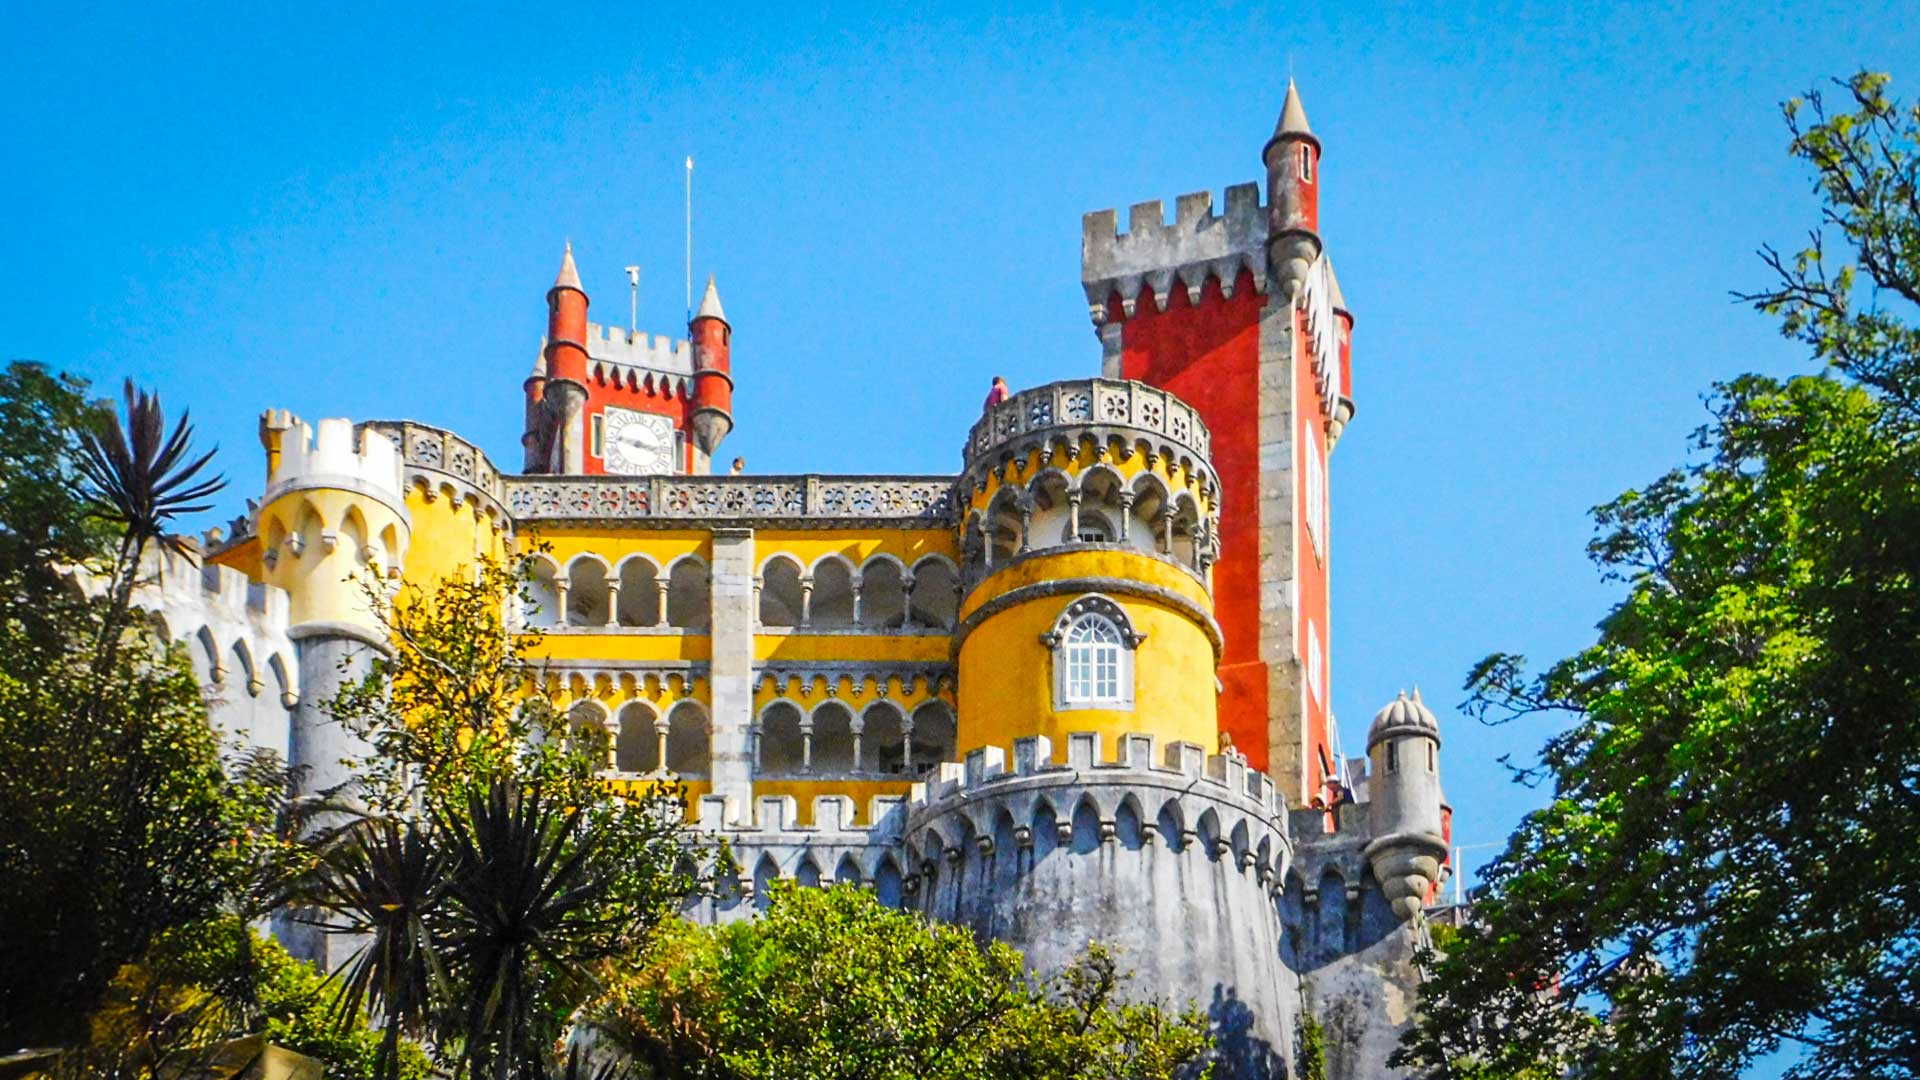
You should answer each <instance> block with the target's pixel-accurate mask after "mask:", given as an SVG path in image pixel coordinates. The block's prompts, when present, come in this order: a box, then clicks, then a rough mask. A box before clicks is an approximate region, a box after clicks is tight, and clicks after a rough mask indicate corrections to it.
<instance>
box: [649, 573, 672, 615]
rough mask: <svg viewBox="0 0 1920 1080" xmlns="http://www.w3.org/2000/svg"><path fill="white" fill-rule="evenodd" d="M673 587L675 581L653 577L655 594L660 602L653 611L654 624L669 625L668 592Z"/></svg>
mask: <svg viewBox="0 0 1920 1080" xmlns="http://www.w3.org/2000/svg"><path fill="white" fill-rule="evenodd" d="M672 588H673V582H671V581H669V580H667V579H666V578H655V579H653V596H654V599H655V601H657V602H658V604H659V606H658V607H657V608H655V610H654V613H653V625H655V626H665V625H667V593H668V592H670V591H671V590H672Z"/></svg>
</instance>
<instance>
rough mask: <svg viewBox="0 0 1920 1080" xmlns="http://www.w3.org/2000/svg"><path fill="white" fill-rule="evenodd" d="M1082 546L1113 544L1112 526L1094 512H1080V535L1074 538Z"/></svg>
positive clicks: (1103, 517)
mask: <svg viewBox="0 0 1920 1080" xmlns="http://www.w3.org/2000/svg"><path fill="white" fill-rule="evenodd" d="M1074 539H1076V540H1078V541H1080V542H1081V543H1083V544H1111V543H1113V526H1112V525H1110V524H1108V522H1107V519H1106V517H1105V516H1103V515H1102V514H1100V513H1099V512H1097V511H1094V510H1082V511H1080V535H1078V536H1076V537H1074Z"/></svg>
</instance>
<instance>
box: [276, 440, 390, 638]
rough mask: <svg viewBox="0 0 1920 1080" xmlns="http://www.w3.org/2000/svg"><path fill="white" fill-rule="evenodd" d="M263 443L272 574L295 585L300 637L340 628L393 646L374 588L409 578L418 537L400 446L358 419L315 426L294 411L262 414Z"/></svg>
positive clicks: (285, 585)
mask: <svg viewBox="0 0 1920 1080" xmlns="http://www.w3.org/2000/svg"><path fill="white" fill-rule="evenodd" d="M260 441H261V443H262V444H264V445H265V447H266V450H267V490H266V493H265V495H264V496H263V497H262V499H261V501H260V509H259V511H258V521H257V523H256V527H255V532H256V534H257V535H258V536H259V537H260V544H261V548H260V560H261V567H262V574H263V576H264V577H265V579H266V582H267V584H269V585H275V586H278V587H280V588H282V589H285V590H286V591H287V595H288V596H289V597H290V605H289V606H290V613H289V621H290V623H291V624H292V627H293V630H292V634H293V636H294V637H295V639H299V638H301V637H310V636H315V635H318V634H330V633H338V634H341V635H344V636H348V637H359V638H362V639H364V640H365V641H367V643H369V644H373V645H377V646H380V647H385V645H386V637H385V633H384V631H383V630H382V629H381V627H380V625H379V622H378V621H377V620H376V619H375V618H374V617H373V613H372V612H371V610H370V609H369V607H368V603H367V594H366V591H365V588H366V585H367V583H370V582H376V581H378V582H384V581H386V580H387V579H389V578H397V577H398V576H399V573H400V567H401V565H402V563H403V560H404V558H405V555H406V551H407V545H408V543H409V542H410V540H411V539H412V533H413V527H412V520H411V518H410V517H409V516H408V514H407V507H406V501H405V496H404V495H403V494H402V489H401V484H400V455H399V453H398V451H397V450H396V448H395V447H394V445H393V443H392V442H391V441H389V440H388V439H387V438H385V437H384V436H381V435H378V434H374V433H371V432H369V433H367V434H366V436H365V437H364V438H362V437H361V436H360V433H358V432H356V431H355V430H354V427H353V423H352V422H351V421H348V420H341V419H334V420H322V421H320V424H319V426H318V428H317V429H312V428H309V427H308V426H307V425H306V423H304V422H303V421H301V420H300V419H299V418H298V417H295V416H293V415H291V414H290V413H287V412H286V411H285V410H270V411H268V412H267V413H266V414H264V415H263V416H261V418H260ZM303 628H304V629H303Z"/></svg>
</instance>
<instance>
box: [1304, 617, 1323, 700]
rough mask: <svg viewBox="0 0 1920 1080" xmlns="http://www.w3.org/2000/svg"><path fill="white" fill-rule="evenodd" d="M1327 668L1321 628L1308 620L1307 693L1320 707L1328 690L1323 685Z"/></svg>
mask: <svg viewBox="0 0 1920 1080" xmlns="http://www.w3.org/2000/svg"><path fill="white" fill-rule="evenodd" d="M1325 667H1326V653H1325V651H1324V650H1322V648H1321V646H1320V628H1319V627H1317V626H1315V625H1314V624H1313V620H1312V619H1311V618H1309V619H1308V620H1307V693H1308V694H1309V695H1311V696H1312V699H1313V703H1314V704H1315V705H1318V704H1320V703H1321V701H1323V700H1324V697H1323V695H1324V694H1325V693H1326V688H1325V687H1324V686H1323V685H1322V682H1323V669H1324V668H1325Z"/></svg>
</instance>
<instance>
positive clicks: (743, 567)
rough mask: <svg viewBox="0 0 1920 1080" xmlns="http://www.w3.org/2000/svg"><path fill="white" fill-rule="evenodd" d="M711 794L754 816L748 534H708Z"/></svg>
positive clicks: (750, 548)
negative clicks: (710, 569)
mask: <svg viewBox="0 0 1920 1080" xmlns="http://www.w3.org/2000/svg"><path fill="white" fill-rule="evenodd" d="M712 581H713V584H712V589H713V593H712V605H713V661H712V665H711V668H710V673H709V676H708V678H709V681H710V683H711V685H712V687H713V691H712V694H713V701H712V705H713V709H712V733H711V737H712V740H713V793H714V794H715V795H725V796H727V797H728V798H730V799H732V800H733V810H734V813H735V814H738V815H742V816H743V817H745V818H750V817H751V815H752V813H753V757H752V753H753V750H752V746H751V738H750V732H749V729H750V728H751V727H752V725H753V624H754V617H755V615H756V612H755V611H754V610H753V530H752V529H715V530H713V575H712Z"/></svg>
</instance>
